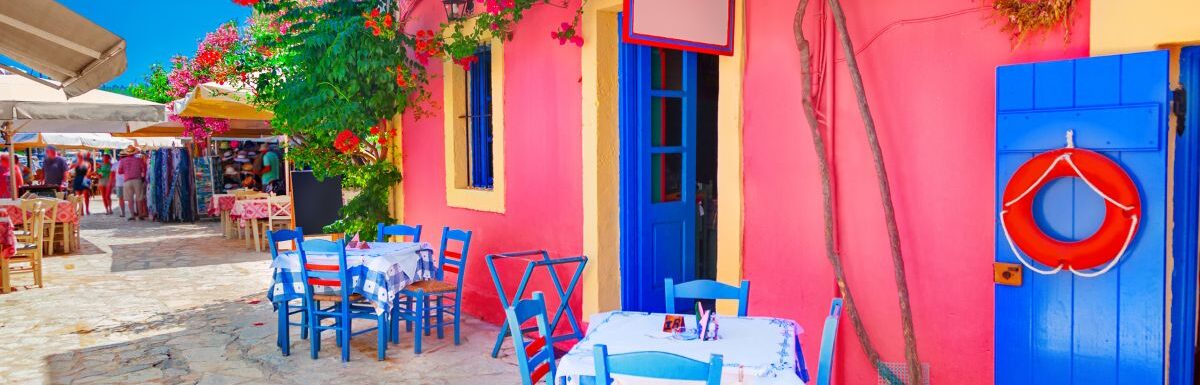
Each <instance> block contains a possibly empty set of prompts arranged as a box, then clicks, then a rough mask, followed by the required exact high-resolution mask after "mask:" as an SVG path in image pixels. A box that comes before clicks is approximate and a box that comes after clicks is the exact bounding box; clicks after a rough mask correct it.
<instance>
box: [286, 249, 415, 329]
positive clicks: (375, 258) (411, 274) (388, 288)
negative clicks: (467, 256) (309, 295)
mask: <svg viewBox="0 0 1200 385" xmlns="http://www.w3.org/2000/svg"><path fill="white" fill-rule="evenodd" d="M370 245H371V248H369V249H346V266H347V270H348V271H347V275H348V277H349V278H350V281H351V282H352V284H351V287H352V293H358V294H361V295H362V296H363V297H364V298H366V299H367V301H369V302H371V304H372V305H374V306H375V311H376V312H378V313H380V314H382V313H383V312H387V311H390V310H391V308H392V306H393V305H394V304H395V301H396V297H397V294H399V293H400V290H402V289H404V287H405V286H408V284H410V283H413V282H416V281H420V280H425V279H430V278H432V277H433V275H432V272H433V269H434V268H435V267H434V264H433V251H432V250H431V249H430V247H429V244H428V243H412V242H387V243H384V242H371V243H370ZM306 256H307V258H308V261H309V263H317V264H330V265H336V264H337V255H335V254H319V253H312V252H309V253H306ZM271 269H272V270H273V271H274V274H273V277H272V279H271V288H270V290H267V299H269V300H271V301H272V302H274V301H276V300H282V299H284V298H286V299H289V300H290V299H296V298H302V297H303V295H304V289H305V287H306V285H305V284H304V280H303V279H302V277H301V275H300V274H301V273H300V254H299V253H297V252H295V251H288V252H281V253H279V257H277V258H275V259H274V260H273V261H272V262H271ZM318 288H321V287H319V286H318Z"/></svg>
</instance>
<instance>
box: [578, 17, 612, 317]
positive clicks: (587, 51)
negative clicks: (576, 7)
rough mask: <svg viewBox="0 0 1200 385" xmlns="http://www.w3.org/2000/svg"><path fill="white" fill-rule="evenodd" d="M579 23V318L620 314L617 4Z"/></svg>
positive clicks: (584, 18)
mask: <svg viewBox="0 0 1200 385" xmlns="http://www.w3.org/2000/svg"><path fill="white" fill-rule="evenodd" d="M585 7H586V8H584V11H583V18H582V20H581V23H582V28H583V36H586V39H584V44H583V53H582V57H581V59H582V60H580V62H581V67H582V68H581V69H582V78H583V84H582V85H583V111H582V112H583V114H582V115H583V253H584V255H587V256H589V257H590V259H589V261H588V266H587V271H586V272H585V273H584V279H583V314H584V317H590V316H591V315H592V314H595V313H599V312H603V311H610V310H617V309H620V308H621V261H620V255H621V253H620V250H621V245H620V242H621V233H620V230H621V226H620V216H619V215H620V213H619V211H618V210H620V206H619V203H618V202H619V201H620V198H619V190H618V188H619V184H620V180H619V179H618V169H619V162H618V155H619V151H618V142H617V125H618V123H617V122H618V112H617V111H618V107H617V101H618V84H617V63H618V61H617V59H618V55H617V52H618V50H619V43H620V37H619V36H618V28H617V13H618V12H620V11H621V0H592V1H589V2H588V3H587V5H586V6H585Z"/></svg>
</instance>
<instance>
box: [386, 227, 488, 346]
mask: <svg viewBox="0 0 1200 385" xmlns="http://www.w3.org/2000/svg"><path fill="white" fill-rule="evenodd" d="M452 241H453V242H457V243H458V244H459V245H460V246H461V248H460V249H458V251H450V250H448V248H449V247H450V242H452ZM470 247H471V232H470V231H466V230H459V229H451V228H449V227H442V244H441V248H440V249H439V250H441V251H440V255H439V257H438V268H437V269H436V270H434V279H430V280H424V281H417V282H413V283H411V284H409V285H408V286H407V287H405V288H404V290H401V291H400V294H401V295H403V296H404V308H403V309H400V308H399V307H397V311H396V314H394V316H396V318H395V319H398V318H404V321H405V328H406V329H408V330H412V326H413V324H416V332H414V333H413V351H415V352H416V353H417V354H421V335H422V333H424V334H425V335H428V334H429V331H430V330H433V329H435V328H436V329H437V337H438V339H441V338H445V327H446V325H449V324H453V326H454V344H455V345H458V344H459V343H460V342H461V340H460V330H459V329H460V326H461V318H462V303H461V302H460V299H461V298H462V286H463V277H465V276H466V274H467V251H468V250H469V249H470ZM447 272H450V273H455V275H456V277H455V282H448V281H446V273H447ZM446 302H452V304H447V303H446ZM446 313H449V314H451V315H453V316H454V320H453V321H450V322H447V321H446V318H445V317H446ZM435 318H436V320H435ZM431 321H432V322H431ZM394 322H396V324H395V326H396V327H395V328H396V329H399V321H398V320H397V321H394ZM393 342H395V341H393Z"/></svg>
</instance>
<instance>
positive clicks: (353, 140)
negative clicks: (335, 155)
mask: <svg viewBox="0 0 1200 385" xmlns="http://www.w3.org/2000/svg"><path fill="white" fill-rule="evenodd" d="M358 142H359V139H358V136H357V135H354V132H352V131H350V130H342V132H339V133H338V135H337V138H334V140H333V148H336V149H337V150H338V151H341V152H342V153H343V154H347V153H350V151H353V150H354V149H355V148H358Z"/></svg>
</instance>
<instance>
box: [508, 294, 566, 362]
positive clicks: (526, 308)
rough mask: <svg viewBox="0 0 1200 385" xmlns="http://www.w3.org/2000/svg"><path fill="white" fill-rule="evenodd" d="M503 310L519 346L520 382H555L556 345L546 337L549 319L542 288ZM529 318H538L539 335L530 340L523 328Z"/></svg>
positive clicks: (548, 330)
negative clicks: (526, 338)
mask: <svg viewBox="0 0 1200 385" xmlns="http://www.w3.org/2000/svg"><path fill="white" fill-rule="evenodd" d="M504 312H505V314H506V315H507V316H508V318H507V320H508V329H509V331H511V332H512V335H513V336H516V337H515V338H513V344H514V345H516V346H515V347H516V349H515V352H516V355H517V366H518V367H520V369H521V384H522V385H533V384H535V383H537V382H538V381H541V380H542V379H546V384H547V385H554V384H553V383H554V377H555V371H556V368H555V364H554V344H551V343H550V341H549V340H548V339H547V337H548V336H550V321H549V317H547V316H546V297H545V296H543V295H542V292H540V291H538V292H534V293H533V298H527V299H522V300H520V301H517V303H515V304H513V305H512V306H509V307H508V309H505V310H504ZM530 319H535V320H537V329H538V334H537V336H536V337H534V338H533V339H532V340H528V341H527V340H525V337H527V333H524V332H522V331H521V325H523V324H525V323H526V322H529V320H530Z"/></svg>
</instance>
